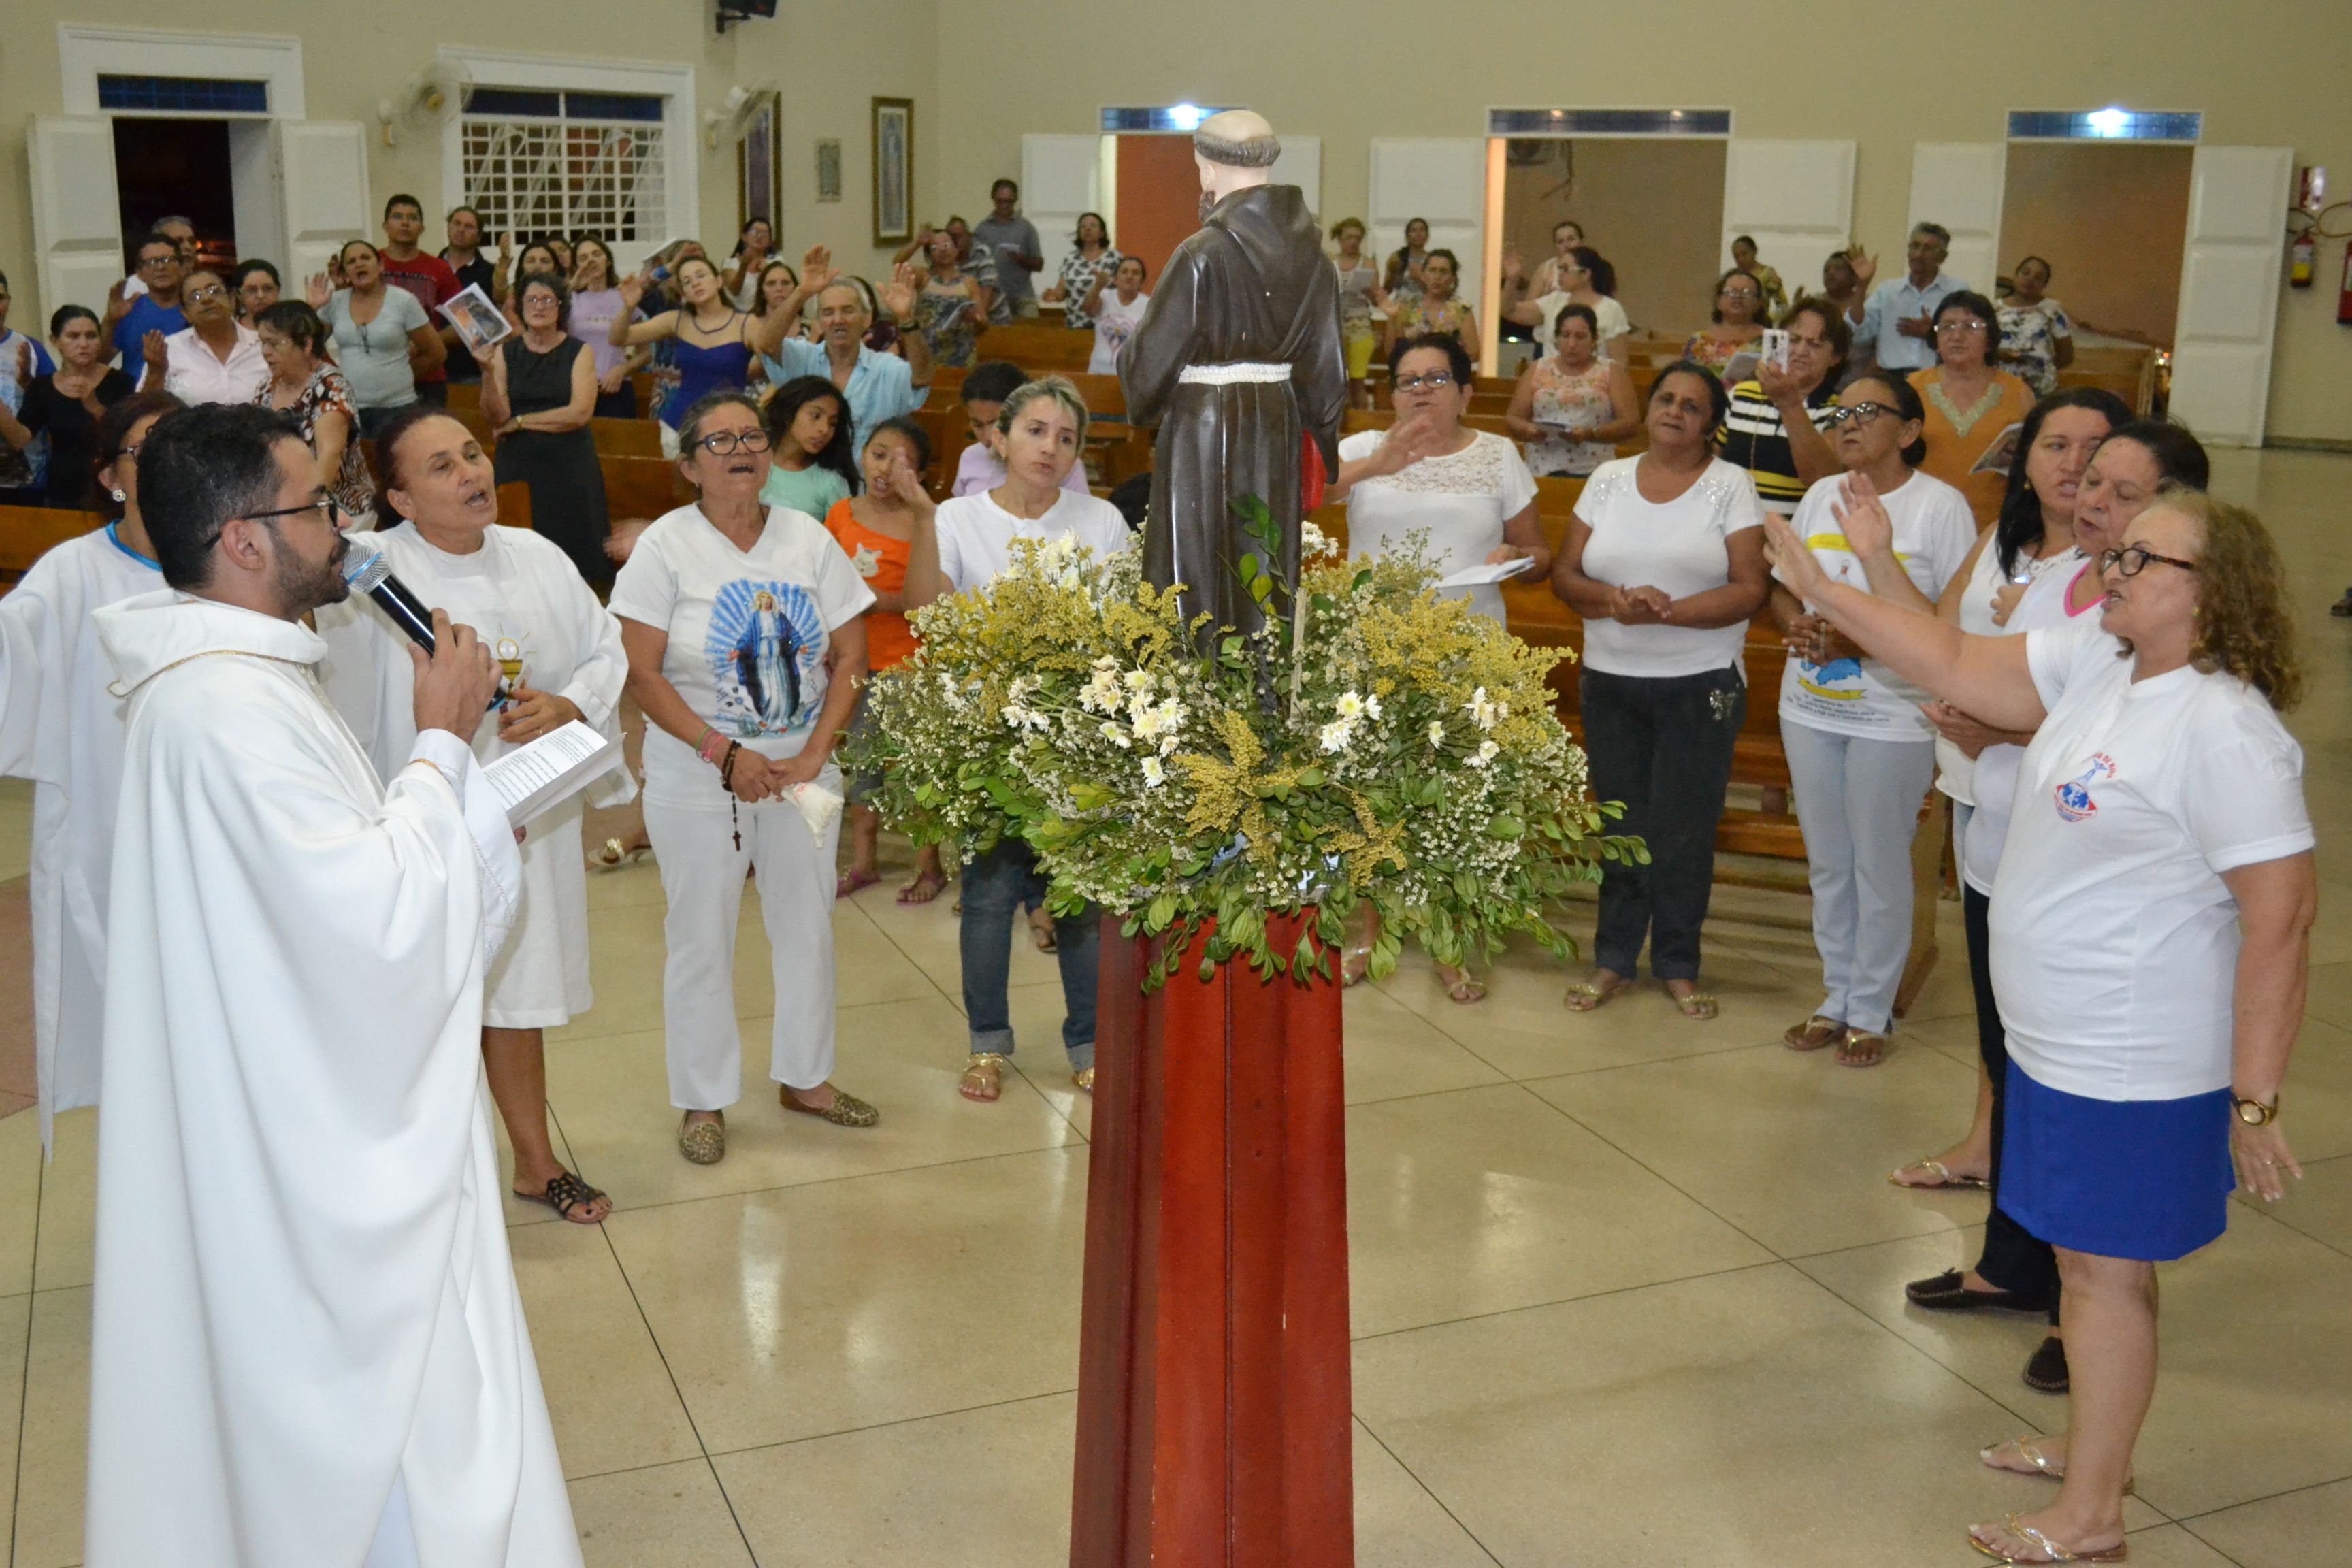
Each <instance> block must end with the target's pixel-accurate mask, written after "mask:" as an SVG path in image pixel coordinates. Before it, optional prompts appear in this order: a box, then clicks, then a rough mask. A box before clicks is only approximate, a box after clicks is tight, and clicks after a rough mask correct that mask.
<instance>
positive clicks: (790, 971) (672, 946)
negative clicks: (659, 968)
mask: <svg viewBox="0 0 2352 1568" xmlns="http://www.w3.org/2000/svg"><path fill="white" fill-rule="evenodd" d="M817 782H818V783H819V784H823V785H824V787H825V788H827V789H829V790H832V791H834V792H835V794H839V793H840V790H841V772H840V770H839V769H838V768H835V766H834V765H833V764H831V763H826V764H825V768H824V772H823V773H820V774H819V775H818V777H817ZM739 823H740V827H741V832H742V837H743V845H742V847H741V848H740V849H739V848H737V847H735V837H734V836H735V833H736V830H737V825H738V824H739ZM646 836H647V837H650V838H651V839H652V840H653V846H654V858H655V859H656V860H657V861H658V862H659V863H660V866H661V879H662V892H663V894H664V895H665V896H667V898H668V900H669V913H668V916H667V919H666V920H665V921H663V923H662V935H663V938H664V940H665V942H667V945H668V948H669V956H668V959H667V963H666V964H665V965H664V969H663V975H662V1026H663V1032H664V1037H665V1041H666V1044H667V1050H668V1056H669V1102H670V1104H672V1105H673V1106H676V1107H677V1109H678V1110H726V1109H727V1108H728V1107H729V1106H730V1105H732V1104H734V1103H735V1102H736V1101H737V1100H740V1099H741V1098H742V1096H743V1037H742V1033H741V1030H740V1027H739V1026H738V1025H737V1022H736V1017H735V928H736V924H737V921H738V918H739V917H740V914H741V913H742V909H743V879H744V876H745V875H746V874H747V873H749V872H751V871H753V870H755V869H756V870H757V872H758V877H757V885H758V887H759V889H760V918H761V922H762V923H763V924H764V925H765V926H766V927H767V928H768V952H769V958H770V964H771V970H772V973H773V975H774V978H775V986H776V1020H775V1030H774V1037H773V1039H772V1041H771V1043H770V1046H769V1061H768V1076H769V1077H770V1078H772V1079H774V1080H775V1081H776V1082H778V1083H781V1084H785V1085H788V1086H790V1087H791V1088H793V1089H814V1088H816V1087H817V1086H818V1085H819V1084H822V1083H824V1081H825V1079H829V1078H831V1077H832V1076H833V890H834V876H835V872H834V858H835V850H836V849H837V848H838V847H839V845H840V842H841V824H840V818H838V817H835V819H834V824H833V826H832V827H831V828H829V829H828V830H827V831H826V833H825V835H824V839H823V840H822V841H821V842H820V841H819V840H818V839H817V837H815V836H814V835H813V834H812V833H810V832H809V827H808V822H807V820H806V819H805V818H803V816H801V813H800V808H799V807H798V806H796V805H793V804H792V802H790V801H785V800H763V801H761V802H759V803H758V804H757V805H743V804H740V803H739V804H738V805H737V806H736V807H735V814H734V816H733V818H732V819H730V816H729V814H728V809H727V807H725V806H719V807H717V808H716V809H707V808H702V807H691V806H675V805H662V804H660V803H659V802H656V801H651V800H648V801H646Z"/></svg>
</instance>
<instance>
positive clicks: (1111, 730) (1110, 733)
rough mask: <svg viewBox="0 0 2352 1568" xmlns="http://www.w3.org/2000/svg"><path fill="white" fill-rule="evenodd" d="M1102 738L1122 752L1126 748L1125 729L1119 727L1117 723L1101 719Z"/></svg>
mask: <svg viewBox="0 0 2352 1568" xmlns="http://www.w3.org/2000/svg"><path fill="white" fill-rule="evenodd" d="M1102 738H1103V739H1104V740H1106V741H1108V742H1110V743H1111V744H1113V745H1115V746H1117V747H1118V749H1119V750H1120V751H1122V752H1123V751H1125V750H1127V746H1128V740H1127V731H1124V730H1122V729H1120V728H1119V727H1118V725H1116V724H1114V723H1112V722H1110V721H1108V720H1105V721H1103V727H1102Z"/></svg>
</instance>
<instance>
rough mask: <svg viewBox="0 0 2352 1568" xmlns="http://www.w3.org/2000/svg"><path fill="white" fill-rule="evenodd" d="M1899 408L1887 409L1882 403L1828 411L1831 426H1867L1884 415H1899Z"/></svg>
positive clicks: (1857, 404) (1863, 404)
mask: <svg viewBox="0 0 2352 1568" xmlns="http://www.w3.org/2000/svg"><path fill="white" fill-rule="evenodd" d="M1902 412H1903V411H1902V410H1901V409H1899V408H1889V407H1888V406H1887V405H1885V404H1884V403H1855V404H1850V405H1846V406H1844V407H1842V408H1832V409H1831V410H1830V423H1831V424H1832V425H1849V424H1851V425H1867V424H1869V423H1870V422H1871V421H1872V420H1874V419H1876V418H1878V417H1879V416H1881V415H1884V414H1900V413H1902Z"/></svg>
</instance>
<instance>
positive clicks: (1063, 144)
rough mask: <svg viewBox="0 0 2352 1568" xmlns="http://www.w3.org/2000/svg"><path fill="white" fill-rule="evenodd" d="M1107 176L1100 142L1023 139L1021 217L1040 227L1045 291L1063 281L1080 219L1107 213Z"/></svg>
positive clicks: (1094, 139)
mask: <svg viewBox="0 0 2352 1568" xmlns="http://www.w3.org/2000/svg"><path fill="white" fill-rule="evenodd" d="M1102 171H1103V138H1102V137H1100V136H1024V137H1023V138H1021V216H1023V217H1025V218H1027V219H1028V220H1029V221H1030V222H1031V223H1033V224H1034V225H1036V226H1037V243H1038V244H1039V245H1041V246H1043V247H1045V248H1044V251H1043V255H1044V256H1045V271H1043V272H1041V273H1039V274H1038V275H1037V278H1036V285H1037V288H1038V289H1040V290H1042V289H1046V288H1048V287H1050V286H1051V285H1052V283H1053V281H1054V279H1055V277H1056V276H1057V275H1058V271H1059V268H1060V267H1061V265H1062V257H1063V255H1064V254H1065V253H1066V252H1067V251H1068V249H1069V248H1070V237H1071V236H1072V235H1074V234H1076V233H1077V232H1078V215H1079V214H1080V213H1098V212H1102V210H1103V206H1104V203H1103V189H1102ZM1106 220H1108V215H1106ZM1114 232H1116V231H1114Z"/></svg>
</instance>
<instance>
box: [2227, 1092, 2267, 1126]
mask: <svg viewBox="0 0 2352 1568" xmlns="http://www.w3.org/2000/svg"><path fill="white" fill-rule="evenodd" d="M2230 1103H2231V1105H2232V1106H2233V1107H2234V1108H2235V1109H2236V1110H2237V1113H2238V1120H2239V1121H2242V1122H2244V1123H2245V1124H2246V1125H2247V1126H2249V1127H2268V1126H2269V1125H2270V1124H2271V1123H2272V1122H2273V1121H2277V1120H2278V1113H2279V1102H2278V1097H2277V1096H2276V1095H2273V1096H2272V1097H2271V1099H2270V1101H2269V1103H2267V1104H2265V1103H2263V1101H2262V1100H2248V1099H2247V1098H2246V1097H2245V1096H2244V1095H2242V1094H2233V1095H2231V1097H2230Z"/></svg>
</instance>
